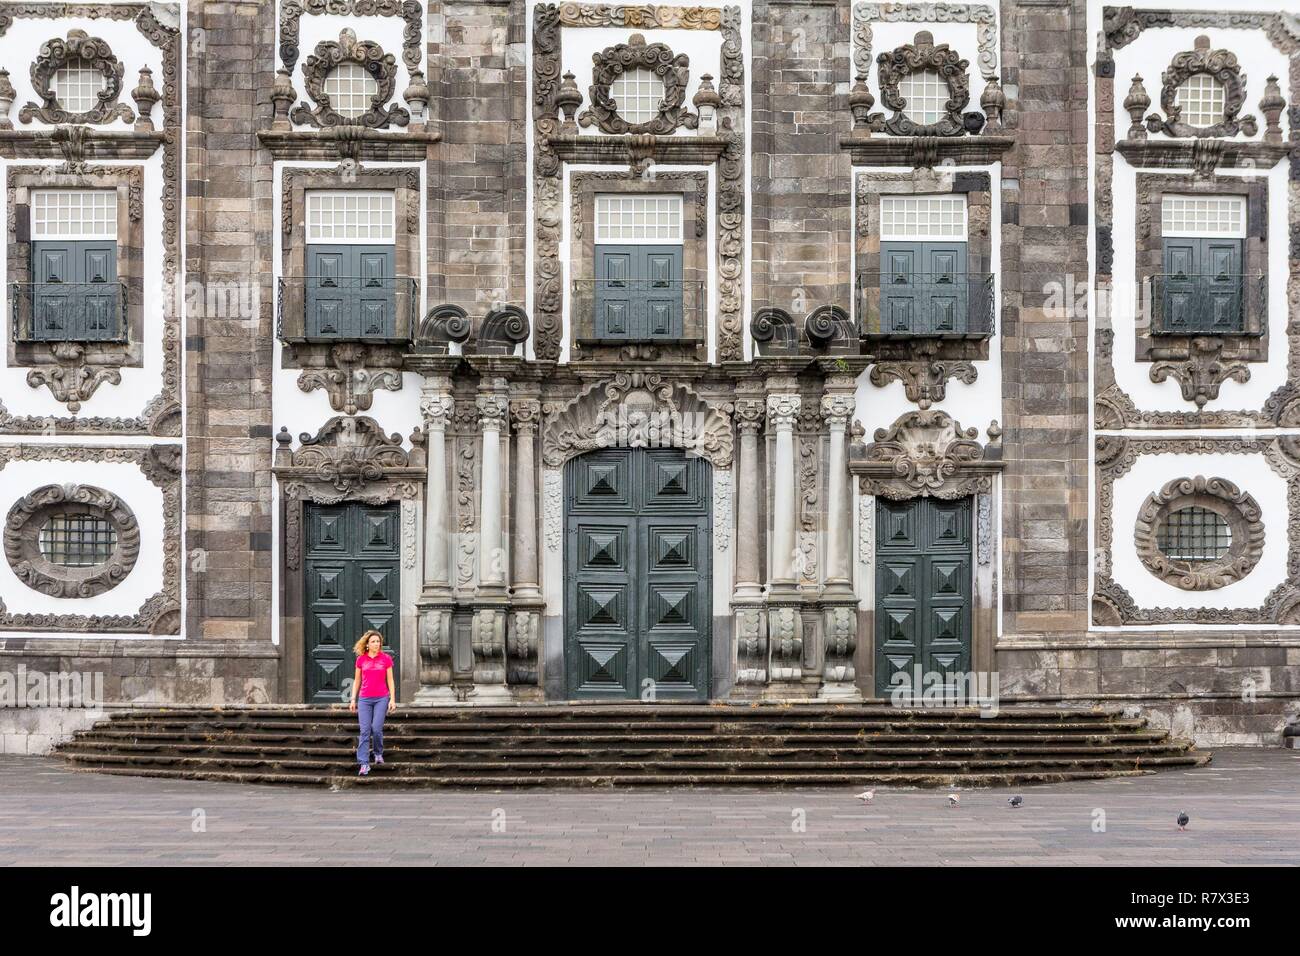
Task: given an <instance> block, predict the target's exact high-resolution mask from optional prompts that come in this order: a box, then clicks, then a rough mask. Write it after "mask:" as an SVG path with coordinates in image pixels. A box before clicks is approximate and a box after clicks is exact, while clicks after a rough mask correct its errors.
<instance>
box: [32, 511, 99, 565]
mask: <svg viewBox="0 0 1300 956" xmlns="http://www.w3.org/2000/svg"><path fill="white" fill-rule="evenodd" d="M39 543H40V549H41V554H42V555H44V556H45V560H47V561H49V562H50V563H51V564H57V565H59V566H60V567H65V568H92V567H95V566H97V565H100V564H103V563H105V562H106V561H108V560H109V559H110V558H111V557H112V556H113V552H114V551H115V550H117V531H116V530H115V529H114V528H113V524H112V522H110V521H109V520H108V519H106V518H101V517H98V516H96V515H92V514H58V515H54V516H52V517H51V518H50V520H49V521H47V522H46V523H45V525H44V527H42V528H41V533H40V542H39Z"/></svg>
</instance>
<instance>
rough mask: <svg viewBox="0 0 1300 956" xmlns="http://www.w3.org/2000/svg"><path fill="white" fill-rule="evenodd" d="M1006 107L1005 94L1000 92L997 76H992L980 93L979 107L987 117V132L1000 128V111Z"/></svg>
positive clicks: (1000, 87) (1000, 86)
mask: <svg viewBox="0 0 1300 956" xmlns="http://www.w3.org/2000/svg"><path fill="white" fill-rule="evenodd" d="M1006 108H1007V95H1006V94H1005V93H1003V92H1002V85H1001V84H1000V83H998V79H997V77H993V78H992V79H990V80H989V82H988V85H986V86H985V87H984V92H983V93H981V94H980V109H982V110H983V111H984V115H985V116H987V117H988V132H990V133H993V132H996V131H998V130H1000V129H1001V128H1002V112H1003V110H1005V109H1006Z"/></svg>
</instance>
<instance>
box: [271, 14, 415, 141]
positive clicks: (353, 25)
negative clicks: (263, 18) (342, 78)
mask: <svg viewBox="0 0 1300 956" xmlns="http://www.w3.org/2000/svg"><path fill="white" fill-rule="evenodd" d="M344 29H350V30H352V32H353V33H355V34H356V35H357V39H358V40H359V41H367V40H368V41H370V42H372V43H378V44H379V45H380V46H381V47H383V49H384V52H385V53H387V54H391V55H392V57H393V60H394V61H395V62H396V63H397V76H396V80H395V81H394V83H393V98H392V99H391V100H389V101H388V103H389V104H393V103H396V104H397V105H399V106H401V107H402V108H404V109H406V110H407V111H408V112H409V110H410V107H408V106H407V105H406V101H405V100H404V99H402V92H403V91H404V90H405V89H406V87H407V86H408V85H410V82H411V73H410V71H409V70H408V69H407V68H406V64H405V63H404V62H403V60H402V34H403V31H404V30H405V29H406V21H405V20H403V19H402V18H401V17H348V16H335V15H333V14H303V16H302V17H301V18H300V19H299V20H298V38H299V39H298V62H297V63H295V64H294V67H293V78H292V79H293V88H294V90H295V91H297V93H298V98H297V99H296V100H295V101H294V104H293V105H294V106H297V105H298V104H299V103H303V102H305V103H306V104H307V105H308V106H309V107H314V106H315V105H316V101H315V100H313V99H312V98H311V97H310V96H308V95H307V84H306V80H305V79H304V76H303V72H302V71H303V66H304V65H305V64H306V62H307V57H309V56H312V55H314V54H315V52H316V44H318V43H321V42H330V43H337V42H338V40H339V33H340V32H341V31H342V30H344ZM276 40H277V44H276V49H277V51H278V50H279V42H278V41H279V27H278V25H277V28H276ZM424 46H425V45H424V44H421V47H420V53H421V57H422V59H421V68H423V55H424ZM275 65H276V68H277V69H278V68H280V67H283V66H284V63H283V62H282V61H281V60H280V56H279V53H278V52H277V53H276V57H275ZM425 72H426V73H427V71H425ZM295 128H297V129H311V126H309V125H303V124H295ZM370 165H372V164H369V163H367V166H370Z"/></svg>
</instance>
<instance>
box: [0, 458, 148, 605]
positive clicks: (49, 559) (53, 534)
mask: <svg viewBox="0 0 1300 956" xmlns="http://www.w3.org/2000/svg"><path fill="white" fill-rule="evenodd" d="M4 549H5V558H6V560H8V562H9V566H10V567H11V568H12V569H13V572H14V574H15V575H16V576H17V577H18V579H19V580H20V581H22V582H23V583H24V584H26V585H27V586H28V587H30V588H32V589H33V590H36V591H40V592H41V593H42V594H48V595H50V596H51V597H62V598H85V597H93V596H94V595H96V594H102V593H103V592H105V591H108V590H110V589H112V588H115V587H117V585H118V584H120V583H121V582H122V580H123V579H124V578H126V576H127V575H128V574H130V573H131V569H132V568H133V567H134V566H135V562H136V558H137V557H138V556H139V554H140V528H139V525H138V524H137V522H136V518H135V514H134V513H133V512H132V511H131V509H130V508H129V507H128V506H127V504H126V502H124V501H123V500H122V499H121V498H119V497H118V496H117V495H115V494H113V493H112V492H109V491H105V490H104V489H103V488H96V487H94V486H92V485H75V484H72V485H46V486H44V487H43V488H37V489H36V490H35V491H33V492H32V493H31V494H29V495H26V496H24V497H22V498H20V499H18V501H17V502H15V503H14V505H13V506H12V507H11V508H10V509H9V515H8V517H7V519H6V521H5V532H4Z"/></svg>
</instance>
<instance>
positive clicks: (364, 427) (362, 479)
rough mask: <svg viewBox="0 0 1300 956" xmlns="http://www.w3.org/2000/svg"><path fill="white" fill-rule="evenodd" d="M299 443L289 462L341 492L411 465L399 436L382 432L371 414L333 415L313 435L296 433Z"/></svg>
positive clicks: (360, 486) (357, 487) (378, 479)
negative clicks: (370, 416) (355, 416)
mask: <svg viewBox="0 0 1300 956" xmlns="http://www.w3.org/2000/svg"><path fill="white" fill-rule="evenodd" d="M298 437H299V440H300V441H301V443H302V447H300V448H299V449H298V451H296V452H294V454H293V457H292V466H293V467H294V468H295V469H302V470H303V471H305V472H307V473H308V474H309V475H310V476H311V477H312V478H313V479H314V480H316V481H319V482H322V483H325V484H329V485H332V486H333V487H334V489H335V490H336V491H338V492H339V493H341V494H350V493H352V492H358V491H361V490H363V489H364V488H365V487H366V485H368V484H370V483H371V482H376V481H380V480H382V479H383V478H384V477H385V476H386V474H387V473H388V472H390V471H391V470H393V469H398V470H403V469H407V468H409V467H410V458H409V456H408V455H407V453H406V451H405V450H404V449H403V448H402V436H401V435H399V434H397V433H396V432H394V433H393V434H392V435H385V434H384V432H383V429H381V428H380V427H379V423H378V422H376V421H375V420H374V419H373V418H368V417H366V416H361V417H360V418H352V417H348V416H344V415H336V416H335V417H334V418H331V419H330V420H329V421H328V422H326V423H325V424H324V425H322V426H321V429H320V431H318V432H317V433H316V434H315V435H314V436H313V435H311V434H309V433H307V432H303V433H302V434H301V435H299V436H298Z"/></svg>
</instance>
